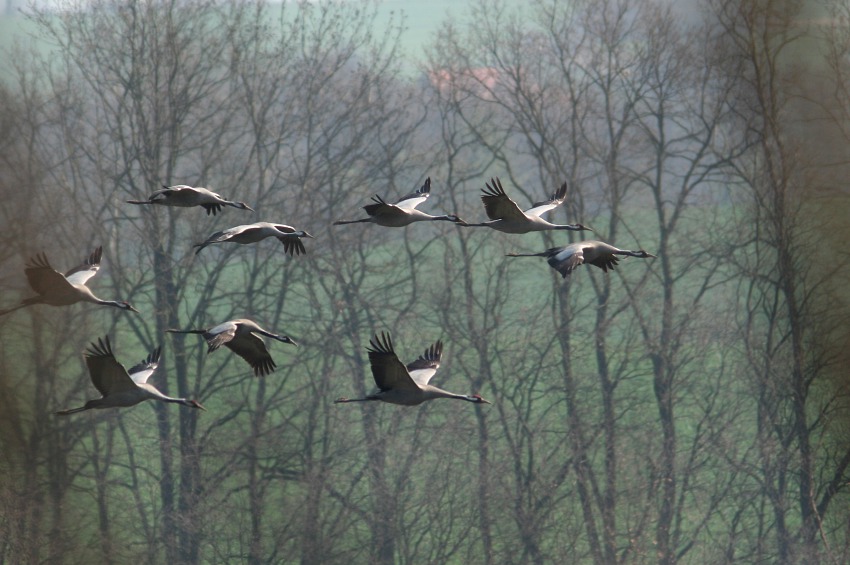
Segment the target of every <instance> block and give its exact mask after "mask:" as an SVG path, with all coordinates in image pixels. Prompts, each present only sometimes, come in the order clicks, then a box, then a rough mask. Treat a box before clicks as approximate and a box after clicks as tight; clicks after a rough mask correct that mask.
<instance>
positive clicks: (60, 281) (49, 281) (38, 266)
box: [24, 253, 71, 295]
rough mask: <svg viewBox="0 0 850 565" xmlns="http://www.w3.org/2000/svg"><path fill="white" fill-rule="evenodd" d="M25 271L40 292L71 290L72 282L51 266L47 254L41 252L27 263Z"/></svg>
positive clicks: (50, 292) (28, 279)
mask: <svg viewBox="0 0 850 565" xmlns="http://www.w3.org/2000/svg"><path fill="white" fill-rule="evenodd" d="M24 273H25V274H26V276H27V281H28V282H29V283H30V286H31V287H32V289H33V290H34V291H36V292H37V293H39V294H42V295H43V294H52V293H54V292H62V291H70V290H71V283H69V282H68V280H67V279H66V278H65V277H63V276H62V274H61V273H59V272H57V271H56V270H55V269H54V268H53V267H51V266H50V262H49V261H48V260H47V255H45V254H44V253H39V254H38V255H36V256H35V257H33V258H31V259H30V261H29V263H27V266H26V268H25V269H24Z"/></svg>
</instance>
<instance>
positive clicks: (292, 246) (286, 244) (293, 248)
mask: <svg viewBox="0 0 850 565" xmlns="http://www.w3.org/2000/svg"><path fill="white" fill-rule="evenodd" d="M277 239H278V240H279V241H280V243H281V244H283V252H284V253H289V254H290V255H292V256H293V257H295V256H296V255H306V254H307V248H305V247H304V242H302V241H301V238H300V237H298V236H296V235H293V236H289V237H284V236H281V237H278V238H277Z"/></svg>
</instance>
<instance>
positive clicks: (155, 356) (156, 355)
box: [127, 346, 162, 384]
mask: <svg viewBox="0 0 850 565" xmlns="http://www.w3.org/2000/svg"><path fill="white" fill-rule="evenodd" d="M161 356H162V346H159V347H157V348H156V349H154V350H153V351H151V352H150V354H149V355H148V356H147V358H146V359H142V361H141V363H139V364H137V365H133V366H132V367H130V370H128V371H127V373H129V374H130V378H131V379H133V382H135V383H137V384H139V383H145V382H147V381H148V378H150V376H151V375H152V374H153V373H154V371H156V368H157V367H159V360H160V357H161Z"/></svg>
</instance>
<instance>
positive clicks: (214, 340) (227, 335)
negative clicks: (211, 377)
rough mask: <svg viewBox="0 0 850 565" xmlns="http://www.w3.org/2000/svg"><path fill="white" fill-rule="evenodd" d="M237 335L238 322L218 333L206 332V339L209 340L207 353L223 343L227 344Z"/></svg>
mask: <svg viewBox="0 0 850 565" xmlns="http://www.w3.org/2000/svg"><path fill="white" fill-rule="evenodd" d="M235 335H236V324H232V325H231V326H230V327H228V328H227V329H226V330H224V331H221V332H218V333H210V332H205V333H204V339H205V340H207V353H212V352H213V351H215V350H216V349H218V348H219V347H221V346H222V345H227V343H228V342H230V340H232V339H233V336H235Z"/></svg>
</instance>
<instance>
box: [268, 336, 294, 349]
mask: <svg viewBox="0 0 850 565" xmlns="http://www.w3.org/2000/svg"><path fill="white" fill-rule="evenodd" d="M274 338H275V339H276V340H278V341H282V342H283V343H288V344H290V345H294V346H295V347H298V344H297V343H295V340H294V339H292V338H291V337H289V336H288V335H278V336H274Z"/></svg>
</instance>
